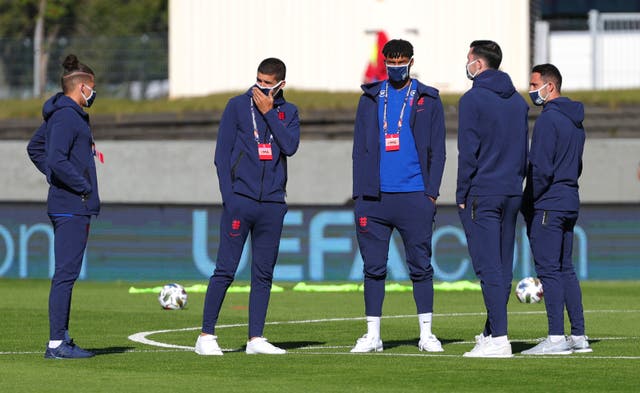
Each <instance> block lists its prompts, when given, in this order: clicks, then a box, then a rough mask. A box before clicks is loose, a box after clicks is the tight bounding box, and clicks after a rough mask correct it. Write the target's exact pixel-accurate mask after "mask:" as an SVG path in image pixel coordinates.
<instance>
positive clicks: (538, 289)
mask: <svg viewBox="0 0 640 393" xmlns="http://www.w3.org/2000/svg"><path fill="white" fill-rule="evenodd" d="M542 296H543V292H542V283H541V282H540V280H538V279H537V278H533V277H525V278H523V279H522V280H520V281H519V282H518V285H516V297H517V298H518V300H519V301H520V303H538V302H539V301H540V299H542Z"/></svg>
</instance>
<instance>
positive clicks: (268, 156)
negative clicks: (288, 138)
mask: <svg viewBox="0 0 640 393" xmlns="http://www.w3.org/2000/svg"><path fill="white" fill-rule="evenodd" d="M249 101H250V103H251V120H252V121H253V139H255V141H256V143H257V144H258V158H259V159H260V161H271V160H273V153H272V151H271V142H272V141H273V135H269V142H265V143H260V134H258V124H257V123H256V113H255V110H254V109H253V98H249Z"/></svg>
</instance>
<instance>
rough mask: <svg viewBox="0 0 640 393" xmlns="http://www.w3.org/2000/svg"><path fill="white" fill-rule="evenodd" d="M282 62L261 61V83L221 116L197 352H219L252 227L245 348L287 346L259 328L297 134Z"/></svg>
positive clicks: (260, 350) (262, 350) (259, 350)
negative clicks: (214, 239) (212, 257)
mask: <svg viewBox="0 0 640 393" xmlns="http://www.w3.org/2000/svg"><path fill="white" fill-rule="evenodd" d="M285 74H286V68H285V64H284V63H283V62H282V61H281V60H279V59H275V58H268V59H265V60H263V61H262V63H260V65H259V67H258V76H257V78H256V84H255V85H254V86H253V87H252V88H251V89H249V90H248V91H247V92H246V93H245V94H242V95H240V96H237V97H234V98H232V99H231V100H229V103H228V104H227V107H226V108H225V111H224V113H223V115H222V119H221V121H220V128H219V130H218V141H217V144H216V153H215V164H216V168H217V172H218V180H219V183H220V192H221V193H222V201H223V212H222V218H221V222H220V245H219V248H218V256H217V261H216V268H215V271H214V273H213V275H212V276H211V279H210V280H209V287H208V288H207V294H206V297H205V304H204V312H203V322H202V333H201V335H200V336H199V337H198V340H197V342H196V348H195V351H196V353H198V354H199V355H222V351H221V349H220V347H219V346H218V343H217V336H215V335H214V333H215V325H216V322H217V320H218V315H219V313H220V308H221V306H222V302H223V300H224V297H225V295H226V292H227V289H228V288H229V286H230V285H231V283H232V282H233V279H234V276H235V273H236V270H237V268H238V264H239V262H240V257H241V255H242V249H243V247H244V243H245V241H246V239H247V236H248V235H249V233H250V232H251V242H252V249H251V251H252V262H251V293H250V295H249V341H248V342H247V346H246V353H248V354H283V353H285V350H283V349H281V348H278V347H276V346H274V345H272V344H271V343H269V342H268V341H267V340H266V339H265V338H264V337H262V333H263V330H264V324H265V318H266V314H267V306H268V304H269V296H270V293H271V282H272V278H273V270H274V267H275V263H276V259H277V257H278V248H279V245H280V235H281V233H282V223H283V220H284V215H285V213H286V212H287V205H286V203H285V193H286V183H287V157H290V156H292V155H293V154H294V153H295V152H296V150H297V149H298V144H299V142H300V121H299V118H298V110H297V108H296V107H295V106H294V105H293V104H290V103H288V102H286V101H285V99H284V96H283V93H282V88H283V87H284V86H285Z"/></svg>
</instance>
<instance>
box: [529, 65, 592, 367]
mask: <svg viewBox="0 0 640 393" xmlns="http://www.w3.org/2000/svg"><path fill="white" fill-rule="evenodd" d="M530 86H531V91H530V92H529V94H530V96H531V100H532V101H533V103H534V104H535V105H544V108H543V109H542V113H541V114H540V117H538V119H537V121H536V125H535V127H534V129H533V138H532V140H531V150H530V152H529V167H528V171H527V185H526V187H525V193H524V200H523V205H522V212H523V213H524V217H525V221H526V223H527V233H528V235H529V241H530V243H531V250H532V252H533V258H534V261H535V266H536V272H537V273H538V277H539V278H540V281H542V288H543V289H544V303H545V306H546V308H547V318H548V321H549V335H548V337H547V338H546V339H545V340H543V341H542V342H541V343H539V344H538V345H536V346H535V347H533V348H531V349H528V350H526V351H523V352H522V353H523V354H525V355H567V354H570V353H572V352H591V348H590V346H589V341H588V339H587V337H586V336H585V335H584V315H583V310H582V292H581V291H580V283H579V282H578V278H577V277H576V272H575V271H574V269H573V263H572V262H571V251H572V249H573V227H574V226H575V224H576V221H577V219H578V210H579V207H580V197H579V195H578V178H579V177H580V174H581V172H582V152H583V150H584V141H585V132H584V128H583V127H582V121H583V120H584V107H583V105H582V103H580V102H575V101H571V100H570V99H568V98H566V97H561V96H560V94H561V90H560V89H561V87H562V76H561V75H560V71H558V69H557V68H556V67H555V66H554V65H552V64H541V65H537V66H535V67H533V70H532V73H531V83H530ZM565 307H566V309H567V314H568V315H569V320H570V322H571V336H570V337H569V338H566V337H565V335H564V309H565Z"/></svg>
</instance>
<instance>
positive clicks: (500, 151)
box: [456, 69, 529, 204]
mask: <svg viewBox="0 0 640 393" xmlns="http://www.w3.org/2000/svg"><path fill="white" fill-rule="evenodd" d="M528 112H529V106H528V105H527V103H526V102H525V101H524V99H523V98H522V96H520V94H518V93H517V92H516V89H515V87H514V86H513V83H512V82H511V78H509V75H507V74H505V73H504V72H502V71H498V70H493V69H490V70H486V71H484V72H482V73H480V74H479V75H478V76H476V77H475V78H474V80H473V87H472V88H471V89H470V90H469V91H467V92H466V93H465V94H464V95H463V96H462V97H461V98H460V103H459V116H458V119H459V123H458V184H457V190H456V203H457V204H463V203H466V200H467V197H468V196H469V195H475V196H490V195H504V196H520V195H522V181H523V180H524V176H525V171H526V166H527V140H528V129H529V127H528V124H527V114H528Z"/></svg>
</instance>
